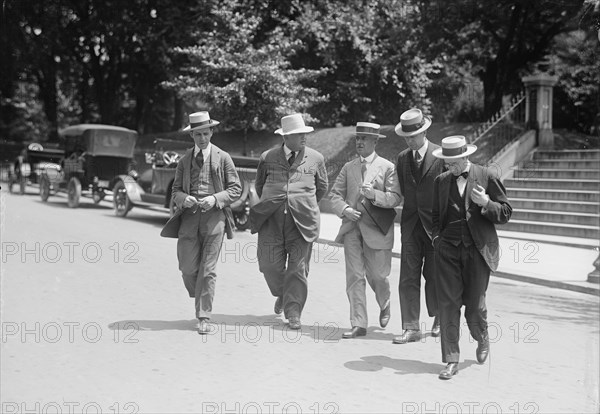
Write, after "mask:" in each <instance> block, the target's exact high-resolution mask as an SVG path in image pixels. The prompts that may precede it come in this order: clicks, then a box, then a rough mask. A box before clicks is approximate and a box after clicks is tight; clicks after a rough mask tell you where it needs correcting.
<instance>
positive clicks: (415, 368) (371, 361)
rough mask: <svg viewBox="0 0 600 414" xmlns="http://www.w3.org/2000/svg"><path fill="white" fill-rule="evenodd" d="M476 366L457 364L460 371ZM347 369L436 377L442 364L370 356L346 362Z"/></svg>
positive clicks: (472, 361) (465, 363)
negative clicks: (390, 370)
mask: <svg viewBox="0 0 600 414" xmlns="http://www.w3.org/2000/svg"><path fill="white" fill-rule="evenodd" d="M473 364H477V362H475V361H474V360H467V361H464V362H461V363H460V364H458V369H459V373H460V371H462V370H464V369H466V368H469V367H470V366H471V365H473ZM344 366H345V367H346V368H348V369H351V370H354V371H371V372H372V371H381V370H382V369H384V368H389V369H393V370H394V371H396V374H399V375H406V374H433V375H438V374H439V372H440V371H441V370H442V369H443V368H444V366H445V364H443V363H433V362H422V361H416V360H413V359H397V358H390V357H388V356H384V355H372V356H364V357H361V359H360V360H359V361H348V362H346V363H345V364H344Z"/></svg>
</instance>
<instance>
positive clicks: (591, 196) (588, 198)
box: [506, 187, 600, 203]
mask: <svg viewBox="0 0 600 414" xmlns="http://www.w3.org/2000/svg"><path fill="white" fill-rule="evenodd" d="M506 192H507V194H508V198H509V199H510V200H513V199H515V198H522V199H523V198H532V199H536V200H563V201H584V202H591V203H599V202H600V191H578V190H556V189H551V188H543V189H541V188H516V187H507V188H506Z"/></svg>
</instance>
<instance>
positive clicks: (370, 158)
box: [360, 151, 375, 164]
mask: <svg viewBox="0 0 600 414" xmlns="http://www.w3.org/2000/svg"><path fill="white" fill-rule="evenodd" d="M374 159H375V151H373V152H372V153H371V155H369V156H368V157H365V158H363V157H360V162H366V163H367V164H371V163H372V162H373V160H374Z"/></svg>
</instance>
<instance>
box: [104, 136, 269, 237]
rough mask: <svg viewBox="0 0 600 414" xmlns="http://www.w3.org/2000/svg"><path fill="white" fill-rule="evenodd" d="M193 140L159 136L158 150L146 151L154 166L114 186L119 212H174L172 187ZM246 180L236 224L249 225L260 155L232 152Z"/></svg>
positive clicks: (235, 208) (237, 204) (234, 208)
mask: <svg viewBox="0 0 600 414" xmlns="http://www.w3.org/2000/svg"><path fill="white" fill-rule="evenodd" d="M190 145H191V144H190V142H189V141H178V140H170V139H156V140H155V141H154V151H153V152H150V153H146V154H145V160H146V163H148V164H150V165H151V168H150V169H149V170H147V171H145V172H143V173H142V174H140V176H139V178H138V179H137V180H136V179H134V178H132V177H123V178H122V179H121V180H120V181H118V182H117V183H116V184H115V187H114V190H113V207H114V212H115V214H116V215H117V216H120V217H125V216H126V215H127V213H128V212H129V211H130V210H131V209H132V208H133V207H134V206H137V207H162V208H165V209H169V212H170V214H173V211H174V206H173V202H172V199H171V190H172V187H173V181H174V180H175V169H176V167H177V163H178V162H179V159H180V158H181V157H182V156H183V154H184V153H185V151H186V150H187V149H188V148H190ZM232 159H233V162H234V163H235V165H236V169H237V171H238V174H239V176H240V181H241V183H242V195H241V196H240V198H239V199H238V200H237V201H235V202H234V203H233V204H232V205H231V209H232V211H233V217H234V221H235V225H236V228H237V229H239V230H246V229H247V228H248V227H249V224H250V223H249V222H248V217H249V214H250V207H251V206H253V205H254V204H255V203H256V202H257V201H258V196H257V195H256V191H255V189H254V182H255V180H256V167H257V166H258V159H255V158H250V157H241V156H232Z"/></svg>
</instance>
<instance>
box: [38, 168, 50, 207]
mask: <svg viewBox="0 0 600 414" xmlns="http://www.w3.org/2000/svg"><path fill="white" fill-rule="evenodd" d="M40 197H41V198H42V201H43V202H46V201H48V197H50V178H48V176H47V175H46V174H42V176H41V177H40Z"/></svg>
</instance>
